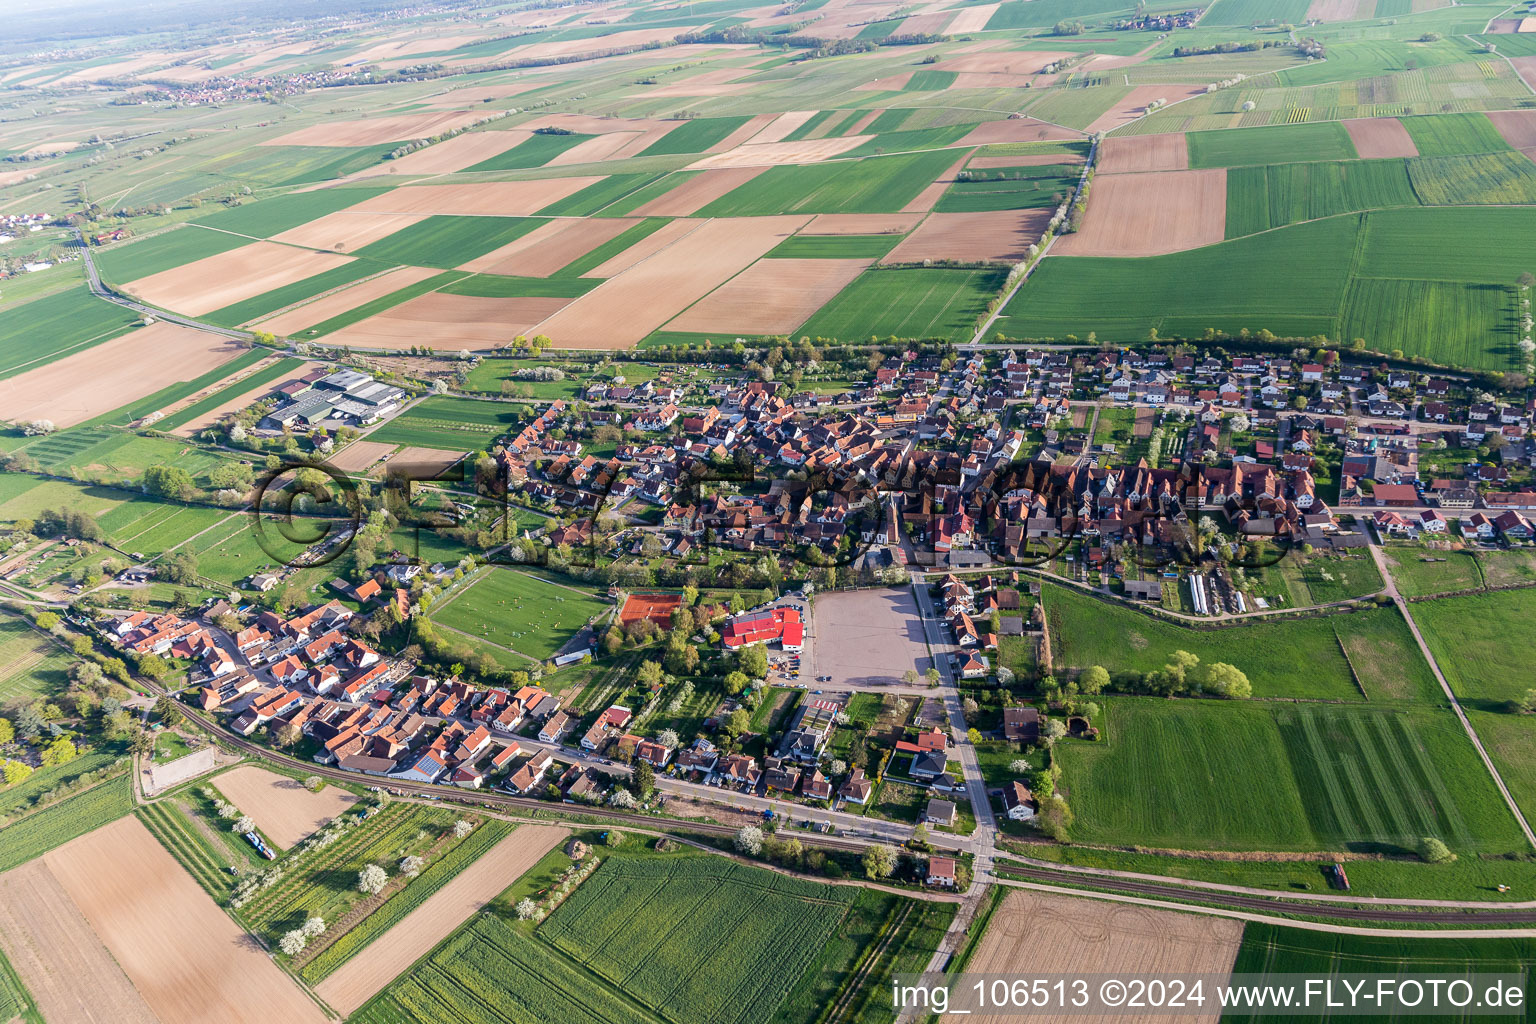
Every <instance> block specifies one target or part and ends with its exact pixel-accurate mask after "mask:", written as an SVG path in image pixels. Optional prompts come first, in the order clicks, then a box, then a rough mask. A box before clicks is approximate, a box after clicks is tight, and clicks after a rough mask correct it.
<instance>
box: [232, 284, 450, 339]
mask: <svg viewBox="0 0 1536 1024" xmlns="http://www.w3.org/2000/svg"><path fill="white" fill-rule="evenodd" d="M438 273H441V271H437V270H429V269H427V268H426V267H396V268H395V269H393V270H388V271H385V272H384V273H382V274H380V275H379V276H378V277H370V278H369V279H368V280H366V281H362V282H359V283H358V284H355V285H353V286H352V287H350V288H343V289H341V290H340V291H337V292H332V293H331V294H329V295H326V296H324V297H323V298H319V299H316V300H315V301H314V302H309V303H305V304H304V305H302V306H298V307H296V308H294V309H290V310H287V311H286V312H283V313H279V314H277V315H276V316H274V317H270V318H269V319H266V320H262V321H260V323H261V329H262V330H264V331H270V332H271V333H273V334H275V335H277V336H278V337H280V338H283V337H288V336H290V335H293V334H297V333H299V332H301V331H303V330H305V329H306V328H310V327H313V326H315V325H316V324H322V323H325V321H327V320H329V319H330V318H331V317H333V316H340V315H341V314H343V313H345V312H347V311H348V310H352V309H356V308H357V307H358V306H361V305H363V304H364V303H368V302H372V301H373V300H374V299H382V298H383V297H384V296H386V295H388V294H390V293H391V292H397V291H399V290H400V289H401V288H406V287H409V286H410V285H413V284H415V283H416V282H417V281H425V280H426V279H427V278H429V277H432V276H433V275H435V274H438Z"/></svg>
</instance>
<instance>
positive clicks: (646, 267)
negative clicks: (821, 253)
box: [503, 217, 810, 348]
mask: <svg viewBox="0 0 1536 1024" xmlns="http://www.w3.org/2000/svg"><path fill="white" fill-rule="evenodd" d="M809 220H810V218H809V217H749V218H724V219H721V220H712V221H708V222H706V223H705V224H704V225H703V226H701V227H699V228H698V229H697V230H694V231H690V232H689V233H688V234H686V235H684V236H683V237H682V238H680V239H678V240H677V241H676V242H674V243H672V244H671V245H669V246H667V247H666V248H665V249H663V250H662V251H661V252H659V253H657V254H656V256H655V257H654V258H651V259H647V260H644V261H643V262H641V263H639V264H636V265H635V266H633V267H631V268H630V269H628V270H626V271H624V272H623V273H622V274H620V275H619V276H617V277H615V278H612V279H610V280H608V281H605V282H603V283H602V284H600V285H598V286H597V287H596V288H594V289H593V290H592V291H590V292H588V293H587V294H585V295H583V296H582V297H581V298H578V299H576V300H575V301H574V302H571V303H570V305H569V306H565V308H563V309H561V310H560V311H559V312H557V313H555V314H554V315H553V316H550V317H549V318H548V319H545V320H542V321H540V322H539V323H538V324H537V325H536V326H537V328H538V332H539V333H540V334H544V335H547V336H548V337H549V338H551V339H553V341H554V343H555V345H556V346H557V347H561V348H629V347H631V346H633V345H635V344H637V343H638V342H639V341H640V340H641V339H642V338H644V337H646V336H647V335H648V334H650V333H651V332H652V331H654V330H656V329H657V328H658V327H660V326H661V325H662V324H664V323H666V322H667V321H669V320H671V319H672V318H673V317H674V316H676V315H677V314H678V313H681V312H682V311H683V310H684V309H686V308H688V307H689V306H690V305H692V304H693V303H694V302H696V301H697V300H699V299H700V298H702V297H703V296H705V295H707V294H708V293H709V292H710V291H711V290H713V289H714V288H716V287H718V286H719V285H721V284H723V283H724V282H725V281H727V280H729V279H730V278H731V277H733V276H734V275H735V274H737V273H738V272H740V271H741V270H743V269H745V268H746V267H747V266H749V265H750V264H751V263H752V262H754V261H755V260H757V259H758V258H760V257H761V256H763V255H764V254H765V253H767V252H768V250H770V249H772V248H773V247H774V246H776V245H778V244H779V243H780V242H781V241H783V240H784V239H785V238H788V237H789V236H790V235H792V234H794V233H795V231H796V230H797V229H799V228H801V227H803V226H804V225H805V224H806V223H807V222H808V221H809ZM657 234H660V232H657ZM651 237H653V238H654V237H655V236H654V235H653V236H651ZM561 301H562V303H563V302H564V301H565V300H561ZM503 333H505V332H503Z"/></svg>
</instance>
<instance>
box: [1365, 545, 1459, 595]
mask: <svg viewBox="0 0 1536 1024" xmlns="http://www.w3.org/2000/svg"><path fill="white" fill-rule="evenodd" d="M1385 554H1386V556H1387V561H1388V563H1389V565H1390V569H1389V571H1390V572H1391V573H1392V579H1393V580H1394V581H1396V583H1397V589H1398V590H1399V591H1401V592H1402V594H1403V596H1404V597H1424V596H1426V595H1428V594H1443V593H1445V592H1447V591H1451V590H1470V589H1472V588H1474V587H1481V586H1482V585H1483V577H1482V572H1481V570H1480V569H1479V568H1478V562H1479V561H1480V557H1481V556H1479V555H1478V554H1476V553H1474V552H1471V551H1436V550H1432V549H1430V548H1424V547H1420V546H1419V545H1417V544H1388V545H1387V546H1386V548H1385Z"/></svg>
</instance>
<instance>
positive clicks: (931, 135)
mask: <svg viewBox="0 0 1536 1024" xmlns="http://www.w3.org/2000/svg"><path fill="white" fill-rule="evenodd" d="M938 74H944V72H942V71H941V72H938ZM975 127H976V125H975V124H974V123H970V124H963V123H962V124H944V125H936V126H934V127H931V128H910V129H907V130H905V131H899V132H882V133H880V134H877V135H876V136H875V137H874V138H872V139H870V140H869V141H868V142H865V143H861V144H860V145H859V146H857V147H855V148H854V149H850V150H849V151H848V152H847V153H846V154H845V155H846V156H851V157H860V156H881V155H883V154H886V153H913V152H916V151H918V150H924V149H942V148H944V147H945V146H949V145H952V144H953V143H955V142H958V141H959V140H960V139H961V138H963V137H964V136H965V135H966V134H967V133H968V132H970V130H971V129H972V128H975ZM950 155H951V156H952V157H957V156H959V155H960V154H959V153H952V154H950Z"/></svg>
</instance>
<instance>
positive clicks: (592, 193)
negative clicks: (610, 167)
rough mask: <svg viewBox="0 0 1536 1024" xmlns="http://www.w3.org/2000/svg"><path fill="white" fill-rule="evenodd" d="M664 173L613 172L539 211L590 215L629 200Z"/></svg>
mask: <svg viewBox="0 0 1536 1024" xmlns="http://www.w3.org/2000/svg"><path fill="white" fill-rule="evenodd" d="M664 173H666V172H661V173H650V172H646V173H640V174H610V175H609V176H608V177H606V178H604V179H602V180H601V181H595V182H593V183H592V184H590V185H588V186H587V187H586V188H584V189H582V190H581V191H580V192H577V193H575V194H574V195H569V196H566V197H565V198H564V199H559V200H556V201H555V202H553V203H550V204H549V205H548V206H546V207H544V208H543V209H542V210H540V211H539V216H541V217H590V216H592V215H593V214H595V213H597V212H598V211H600V210H603V209H605V208H606V207H608V206H611V205H613V204H614V203H619V202H621V201H623V200H625V199H626V198H627V197H628V196H629V195H630V194H632V193H634V192H638V191H640V190H641V189H644V188H645V187H646V186H647V185H649V184H650V183H651V182H653V181H655V180H656V179H657V178H660V177H661V176H662V174H664Z"/></svg>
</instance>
